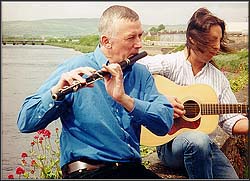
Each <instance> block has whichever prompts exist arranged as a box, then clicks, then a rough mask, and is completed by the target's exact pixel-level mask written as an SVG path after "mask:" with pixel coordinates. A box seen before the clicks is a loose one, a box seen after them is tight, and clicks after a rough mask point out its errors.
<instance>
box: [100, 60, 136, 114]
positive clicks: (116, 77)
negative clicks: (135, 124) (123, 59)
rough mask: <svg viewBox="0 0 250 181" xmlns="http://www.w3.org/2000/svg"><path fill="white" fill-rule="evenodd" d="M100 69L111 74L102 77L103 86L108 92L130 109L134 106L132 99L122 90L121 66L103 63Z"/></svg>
mask: <svg viewBox="0 0 250 181" xmlns="http://www.w3.org/2000/svg"><path fill="white" fill-rule="evenodd" d="M102 71H106V72H109V73H110V74H111V75H107V76H105V77H104V81H105V87H106V90H107V92H108V94H109V95H110V96H111V97H112V98H113V99H114V100H115V101H117V102H118V103H119V104H121V105H122V106H123V107H125V108H126V109H127V111H129V112H130V111H132V109H133V108H134V99H133V98H131V97H130V96H128V95H127V94H126V93H125V91H124V85H123V72H122V69H121V66H120V65H119V64H117V63H114V64H110V65H108V66H107V65H103V69H102Z"/></svg>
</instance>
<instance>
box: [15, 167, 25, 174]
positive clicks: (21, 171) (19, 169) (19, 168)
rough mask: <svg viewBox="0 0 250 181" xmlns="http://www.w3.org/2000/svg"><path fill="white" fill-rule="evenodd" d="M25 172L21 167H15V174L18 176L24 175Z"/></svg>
mask: <svg viewBox="0 0 250 181" xmlns="http://www.w3.org/2000/svg"><path fill="white" fill-rule="evenodd" d="M24 172H25V170H24V168H23V167H17V168H16V174H17V175H20V174H24Z"/></svg>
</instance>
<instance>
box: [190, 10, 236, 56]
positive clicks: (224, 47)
mask: <svg viewBox="0 0 250 181" xmlns="http://www.w3.org/2000/svg"><path fill="white" fill-rule="evenodd" d="M214 25H219V26H220V27H221V30H222V39H221V41H220V52H225V53H227V52H231V51H232V50H231V49H230V48H229V47H228V38H227V36H226V31H225V22H224V21H223V20H221V19H220V18H218V17H216V16H215V15H213V14H212V13H211V12H210V11H209V10H208V9H206V8H199V9H198V10H197V11H195V12H194V14H193V16H192V17H191V19H190V20H189V23H188V27H187V31H186V47H187V49H188V56H189V55H190V49H192V50H194V51H195V52H197V51H199V52H201V53H204V52H205V51H213V47H212V46H211V42H212V41H213V40H211V38H210V37H209V30H210V28H211V26H214ZM191 39H192V40H193V41H195V44H194V43H193V42H192V41H191Z"/></svg>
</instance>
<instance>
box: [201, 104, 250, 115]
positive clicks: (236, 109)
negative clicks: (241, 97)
mask: <svg viewBox="0 0 250 181" xmlns="http://www.w3.org/2000/svg"><path fill="white" fill-rule="evenodd" d="M248 111H249V107H248V105H244V104H201V114H202V115H215V114H230V113H248Z"/></svg>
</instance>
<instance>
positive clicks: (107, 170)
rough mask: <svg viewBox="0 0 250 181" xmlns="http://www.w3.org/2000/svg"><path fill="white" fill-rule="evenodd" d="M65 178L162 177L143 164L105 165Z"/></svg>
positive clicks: (77, 172)
mask: <svg viewBox="0 0 250 181" xmlns="http://www.w3.org/2000/svg"><path fill="white" fill-rule="evenodd" d="M64 179H162V178H161V177H159V176H158V175H157V174H155V173H154V172H152V171H151V170H149V169H147V168H145V166H144V165H141V164H123V165H119V166H104V167H101V168H98V169H96V170H91V171H88V170H80V171H75V172H73V173H71V174H69V175H68V176H66V177H64Z"/></svg>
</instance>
